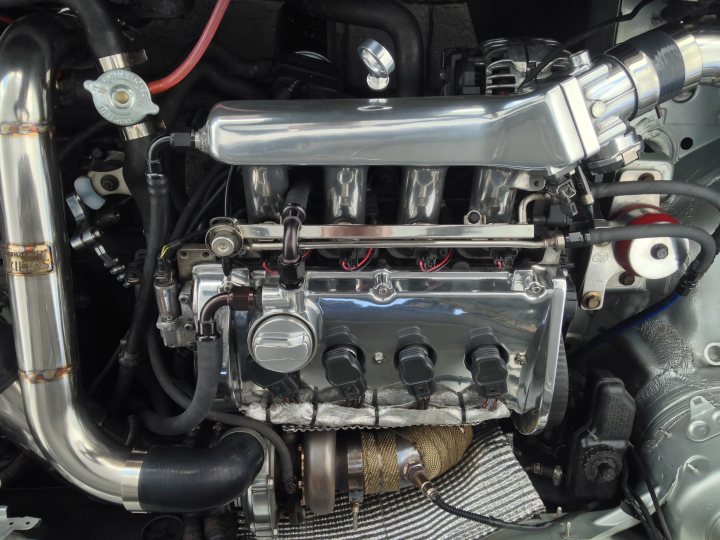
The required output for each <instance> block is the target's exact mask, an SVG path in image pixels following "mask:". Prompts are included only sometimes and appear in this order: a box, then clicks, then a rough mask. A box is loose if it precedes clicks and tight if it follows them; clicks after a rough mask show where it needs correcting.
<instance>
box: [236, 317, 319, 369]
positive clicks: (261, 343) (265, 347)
mask: <svg viewBox="0 0 720 540" xmlns="http://www.w3.org/2000/svg"><path fill="white" fill-rule="evenodd" d="M250 351H251V354H252V358H253V360H255V362H256V363H257V364H258V365H259V366H261V367H263V368H265V369H267V370H269V371H274V372H276V373H291V372H293V371H298V370H300V369H302V368H304V367H305V366H307V365H308V364H309V363H310V360H311V359H312V357H313V354H315V337H314V335H313V332H312V330H310V327H309V326H308V324H307V323H305V322H304V321H302V320H301V319H300V318H298V317H295V316H293V315H285V314H282V315H272V316H270V317H268V318H266V319H264V320H262V321H260V322H259V323H258V325H257V326H256V327H255V328H254V329H253V331H252V334H251V336H250Z"/></svg>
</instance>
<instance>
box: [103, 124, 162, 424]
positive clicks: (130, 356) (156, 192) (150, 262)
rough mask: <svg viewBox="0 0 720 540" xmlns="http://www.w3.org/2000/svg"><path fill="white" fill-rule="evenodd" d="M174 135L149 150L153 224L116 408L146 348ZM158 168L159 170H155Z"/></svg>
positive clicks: (117, 387)
mask: <svg viewBox="0 0 720 540" xmlns="http://www.w3.org/2000/svg"><path fill="white" fill-rule="evenodd" d="M170 141H171V138H170V136H167V135H166V136H164V137H159V138H158V139H156V140H155V141H153V143H152V144H150V145H149V148H148V150H147V163H146V167H147V173H146V175H145V179H146V182H147V191H148V195H149V198H150V224H149V227H148V231H147V245H146V249H145V261H144V263H143V271H142V281H141V282H140V288H139V290H138V294H137V297H136V298H135V306H134V307H133V314H132V320H131V321H130V328H129V329H128V332H127V337H126V341H125V347H124V349H123V352H122V354H121V355H120V359H119V364H120V369H119V370H118V375H117V380H116V383H115V391H114V392H113V397H112V401H111V407H112V408H113V409H114V410H117V408H118V407H119V406H120V405H122V404H123V403H124V402H125V400H126V398H127V396H128V394H129V392H130V387H131V385H132V380H133V376H134V374H135V367H136V366H137V362H138V359H139V357H140V352H141V351H142V344H143V337H144V335H145V329H146V328H147V325H148V321H149V319H150V314H151V312H152V302H153V274H154V273H155V264H156V261H157V258H158V256H159V255H160V250H161V249H162V245H163V243H164V240H165V236H166V234H167V226H168V223H167V221H168V214H169V207H170V197H169V190H168V179H167V177H166V176H165V174H163V173H162V172H160V171H161V170H162V167H161V165H160V151H161V150H162V149H163V148H166V147H167V146H169V144H170ZM155 171H158V172H155Z"/></svg>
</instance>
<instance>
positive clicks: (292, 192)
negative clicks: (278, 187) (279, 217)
mask: <svg viewBox="0 0 720 540" xmlns="http://www.w3.org/2000/svg"><path fill="white" fill-rule="evenodd" d="M311 189H312V181H311V180H310V178H308V177H306V176H304V177H302V178H298V179H297V180H295V181H294V182H293V183H292V186H290V189H289V190H288V192H287V194H286V195H285V209H287V208H289V207H296V208H299V209H301V210H302V212H303V218H304V214H305V211H306V210H307V205H308V200H309V199H310V190H311Z"/></svg>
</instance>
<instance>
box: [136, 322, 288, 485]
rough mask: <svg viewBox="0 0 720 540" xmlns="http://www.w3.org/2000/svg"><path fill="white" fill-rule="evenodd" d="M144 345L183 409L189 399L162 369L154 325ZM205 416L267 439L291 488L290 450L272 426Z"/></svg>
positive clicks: (220, 415)
mask: <svg viewBox="0 0 720 540" xmlns="http://www.w3.org/2000/svg"><path fill="white" fill-rule="evenodd" d="M147 344H148V355H149V357H150V365H151V366H152V369H153V371H154V373H155V377H156V378H157V380H158V382H159V383H160V386H161V387H162V389H163V390H164V391H165V393H166V394H167V395H168V396H169V397H170V399H172V400H173V401H174V402H175V403H177V405H178V406H179V407H181V408H186V407H187V406H188V405H189V404H190V398H188V397H187V396H186V395H185V394H184V393H183V391H182V390H180V388H178V386H177V385H176V384H175V382H174V381H173V379H172V377H171V376H170V374H169V373H168V371H167V369H165V364H164V363H163V360H162V353H161V348H160V341H159V338H158V335H157V330H156V329H155V328H154V327H151V328H150V329H149V331H148V336H147ZM207 418H208V420H212V421H213V422H220V423H221V424H226V425H228V426H235V427H243V428H248V429H251V430H253V431H256V432H258V433H259V434H260V435H262V436H263V437H264V438H265V439H267V440H268V441H269V442H270V444H272V445H273V447H274V448H275V452H277V455H278V459H279V461H280V475H281V477H282V480H283V485H284V486H285V489H286V491H289V492H293V491H294V489H295V471H294V468H293V461H292V456H291V455H290V450H289V449H288V447H287V444H286V443H285V441H284V440H283V438H282V437H281V436H280V435H279V434H278V432H277V431H275V430H274V429H273V428H272V426H269V425H268V424H266V423H264V422H260V421H259V420H255V419H253V418H248V417H247V416H241V415H237V414H231V413H226V412H219V411H210V412H209V413H208V415H207Z"/></svg>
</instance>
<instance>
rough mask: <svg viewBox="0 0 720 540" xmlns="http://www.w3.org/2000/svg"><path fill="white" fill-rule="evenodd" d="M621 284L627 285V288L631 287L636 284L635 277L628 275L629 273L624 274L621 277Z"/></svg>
mask: <svg viewBox="0 0 720 540" xmlns="http://www.w3.org/2000/svg"><path fill="white" fill-rule="evenodd" d="M620 284H621V285H625V286H626V287H629V286H630V285H634V284H635V276H633V275H632V274H628V273H627V272H623V273H622V274H621V275H620Z"/></svg>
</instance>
